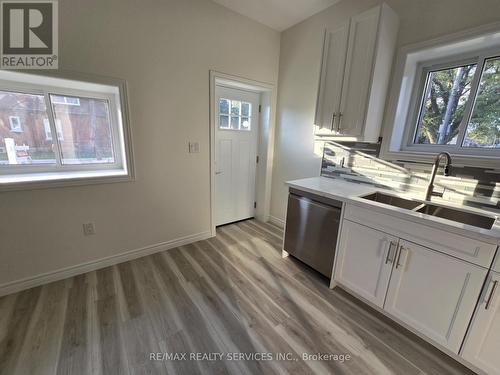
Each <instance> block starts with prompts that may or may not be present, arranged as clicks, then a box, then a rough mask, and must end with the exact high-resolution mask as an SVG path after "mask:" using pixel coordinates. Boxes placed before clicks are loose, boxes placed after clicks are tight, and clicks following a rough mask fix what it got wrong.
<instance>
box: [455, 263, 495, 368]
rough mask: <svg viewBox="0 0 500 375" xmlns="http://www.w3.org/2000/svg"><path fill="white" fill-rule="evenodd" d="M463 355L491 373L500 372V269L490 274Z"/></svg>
mask: <svg viewBox="0 0 500 375" xmlns="http://www.w3.org/2000/svg"><path fill="white" fill-rule="evenodd" d="M462 357H463V358H464V359H465V360H467V361H469V362H470V363H472V364H473V365H475V366H476V367H478V368H479V369H481V370H482V371H484V372H485V373H487V374H490V375H500V273H497V272H491V274H490V276H489V277H488V281H487V283H486V285H485V289H484V292H483V294H482V295H481V298H480V301H479V304H478V306H477V310H476V313H475V314H474V318H473V320H472V323H471V326H470V328H469V333H468V335H467V338H466V340H465V345H464V347H463V350H462Z"/></svg>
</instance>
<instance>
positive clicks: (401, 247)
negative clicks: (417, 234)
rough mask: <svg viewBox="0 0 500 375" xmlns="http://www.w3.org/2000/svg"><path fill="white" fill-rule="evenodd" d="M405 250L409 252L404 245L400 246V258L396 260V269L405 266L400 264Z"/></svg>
mask: <svg viewBox="0 0 500 375" xmlns="http://www.w3.org/2000/svg"><path fill="white" fill-rule="evenodd" d="M403 250H406V251H408V249H406V248H405V247H404V246H403V245H400V246H399V253H398V258H397V259H396V269H398V267H402V266H404V264H401V263H399V261H400V260H401V253H402V252H403Z"/></svg>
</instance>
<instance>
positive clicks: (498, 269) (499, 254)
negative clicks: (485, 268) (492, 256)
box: [493, 250, 500, 272]
mask: <svg viewBox="0 0 500 375" xmlns="http://www.w3.org/2000/svg"><path fill="white" fill-rule="evenodd" d="M493 271H496V272H500V250H498V251H497V259H496V261H495V264H494V265H493Z"/></svg>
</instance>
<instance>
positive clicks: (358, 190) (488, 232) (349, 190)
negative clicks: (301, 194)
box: [286, 177, 500, 245]
mask: <svg viewBox="0 0 500 375" xmlns="http://www.w3.org/2000/svg"><path fill="white" fill-rule="evenodd" d="M286 184H287V185H288V186H289V187H291V188H294V189H297V190H301V191H306V192H309V193H312V194H316V195H320V196H323V197H326V198H332V199H336V200H340V201H342V202H347V203H351V204H355V205H358V206H362V207H365V208H370V209H372V210H374V211H377V212H380V213H384V214H388V215H392V216H397V217H400V218H402V219H405V220H410V221H414V222H417V223H420V224H424V225H428V226H432V227H434V228H440V229H442V230H444V231H448V232H453V233H456V234H459V235H462V236H466V237H470V238H474V239H477V240H479V241H484V242H488V243H492V244H495V245H500V219H498V216H496V215H494V214H493V213H491V212H487V211H483V210H480V209H476V208H471V207H467V206H460V205H456V204H450V203H448V202H446V203H443V202H442V201H441V202H438V201H432V203H433V204H437V205H443V206H446V207H450V208H454V209H458V210H461V211H465V212H471V213H479V214H481V215H484V216H490V217H497V220H496V221H495V223H494V224H493V227H492V228H491V229H483V228H478V227H474V226H470V225H466V224H462V223H458V222H454V221H450V220H447V219H442V218H439V217H435V216H430V215H426V214H422V213H419V212H415V211H411V210H407V209H404V208H399V207H394V206H390V205H387V204H384V203H378V202H374V201H370V200H365V199H363V198H360V197H361V196H364V195H367V194H371V193H374V192H376V191H383V192H385V193H388V194H391V195H396V196H401V197H404V198H407V199H417V200H423V199H422V198H421V197H419V196H415V195H410V194H407V193H406V194H403V193H398V192H396V191H394V190H390V189H384V188H380V187H376V186H372V185H367V184H360V183H355V182H349V181H346V180H342V179H335V178H329V177H311V178H304V179H300V180H293V181H287V182H286Z"/></svg>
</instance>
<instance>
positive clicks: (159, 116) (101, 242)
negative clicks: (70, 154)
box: [0, 0, 280, 286]
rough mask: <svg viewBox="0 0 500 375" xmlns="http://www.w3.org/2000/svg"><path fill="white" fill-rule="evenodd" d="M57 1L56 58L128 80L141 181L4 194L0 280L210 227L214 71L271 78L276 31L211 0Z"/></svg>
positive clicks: (0, 214)
mask: <svg viewBox="0 0 500 375" xmlns="http://www.w3.org/2000/svg"><path fill="white" fill-rule="evenodd" d="M59 11H60V16H59V19H60V27H59V30H60V58H61V59H60V68H62V69H64V70H70V71H78V72H84V73H89V74H98V75H104V76H112V77H119V78H123V79H126V80H127V81H128V88H129V92H128V94H129V100H130V113H131V129H132V137H133V147H134V156H135V169H136V180H135V181H134V182H127V183H114V184H102V185H88V186H80V187H67V188H53V189H44V190H33V191H17V192H4V193H0V286H1V285H2V284H6V283H9V282H12V281H15V280H19V279H23V278H26V277H33V276H36V275H39V274H41V273H45V272H51V271H54V270H57V269H62V268H65V267H68V266H72V265H77V264H81V263H83V262H87V261H91V260H96V259H100V258H103V257H108V256H112V255H116V254H119V253H122V252H125V251H128V250H132V249H137V248H141V247H145V246H149V245H153V244H157V243H162V242H166V241H171V240H175V239H178V238H181V237H184V236H189V235H194V234H199V233H204V232H207V231H209V230H210V227H209V218H210V213H209V148H208V147H209V70H210V69H215V70H218V71H221V72H224V73H229V74H234V75H239V76H243V77H247V78H251V79H254V80H259V81H264V82H269V83H276V81H277V78H278V57H279V43H280V36H279V33H277V32H276V31H273V30H271V29H269V28H267V27H265V26H263V25H261V24H258V23H256V22H253V21H251V20H249V19H247V18H245V17H243V16H240V15H238V14H236V13H233V12H232V11H230V10H227V9H226V8H223V7H221V6H219V5H217V4H215V3H213V2H211V1H209V0H142V1H135V0H63V1H60V2H59ZM189 140H193V141H199V142H200V153H199V154H188V141H189ZM87 221H93V222H95V225H96V231H97V234H96V235H95V236H89V237H84V236H83V233H82V223H84V222H87Z"/></svg>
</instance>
